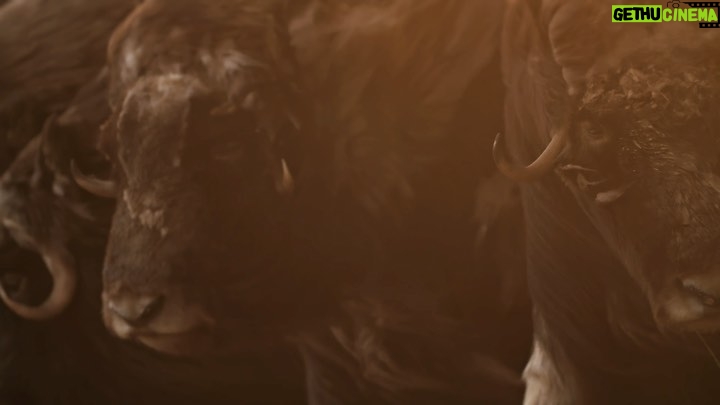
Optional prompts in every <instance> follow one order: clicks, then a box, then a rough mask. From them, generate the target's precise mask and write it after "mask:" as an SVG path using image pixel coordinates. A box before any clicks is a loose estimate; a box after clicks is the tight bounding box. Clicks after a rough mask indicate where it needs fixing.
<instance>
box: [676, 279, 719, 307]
mask: <svg viewBox="0 0 720 405" xmlns="http://www.w3.org/2000/svg"><path fill="white" fill-rule="evenodd" d="M683 287H684V288H685V290H686V291H688V292H689V293H691V294H693V295H695V296H696V297H697V298H698V299H699V300H700V302H701V303H702V304H703V305H704V306H706V307H710V308H714V307H720V298H719V297H716V296H714V295H711V294H708V293H706V292H705V291H702V290H700V289H699V288H697V287H695V286H694V285H683Z"/></svg>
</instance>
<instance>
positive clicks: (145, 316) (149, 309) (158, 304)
mask: <svg viewBox="0 0 720 405" xmlns="http://www.w3.org/2000/svg"><path fill="white" fill-rule="evenodd" d="M164 302H165V298H164V297H160V296H158V297H154V298H152V299H150V301H149V302H148V303H147V304H146V305H145V308H143V310H142V312H141V313H140V318H139V319H138V321H139V322H144V321H149V320H151V319H152V318H155V316H156V315H157V314H159V313H160V310H161V309H162V306H163V303H164Z"/></svg>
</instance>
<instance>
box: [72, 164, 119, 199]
mask: <svg viewBox="0 0 720 405" xmlns="http://www.w3.org/2000/svg"><path fill="white" fill-rule="evenodd" d="M70 172H71V173H72V177H73V179H74V180H75V183H77V185H78V186H80V188H82V189H83V190H85V191H87V192H88V193H90V194H94V195H96V196H98V197H104V198H116V197H117V184H116V183H115V182H114V181H112V180H101V179H98V178H97V177H92V176H88V175H86V174H84V173H83V172H81V171H80V170H79V169H78V168H77V166H76V165H75V161H72V162H70Z"/></svg>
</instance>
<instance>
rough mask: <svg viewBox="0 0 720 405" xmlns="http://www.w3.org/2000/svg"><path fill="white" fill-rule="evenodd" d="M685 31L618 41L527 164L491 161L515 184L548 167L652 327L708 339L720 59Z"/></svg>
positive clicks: (713, 320)
mask: <svg viewBox="0 0 720 405" xmlns="http://www.w3.org/2000/svg"><path fill="white" fill-rule="evenodd" d="M686 28H687V27H686ZM692 29H693V30H692V31H691V30H690V29H687V30H677V31H672V34H671V35H668V34H669V33H670V32H669V31H666V32H663V31H659V32H653V31H651V30H649V31H645V32H642V33H638V32H635V33H634V34H633V35H626V36H625V37H624V38H623V39H624V40H620V41H618V42H617V47H618V48H624V49H621V50H619V51H618V50H614V52H610V53H609V54H608V55H606V57H605V58H604V59H603V60H602V64H601V63H600V62H598V63H596V64H594V65H593V67H592V68H590V69H589V70H588V71H587V74H586V75H585V78H584V81H583V85H582V87H581V88H578V89H576V90H578V91H576V92H575V94H572V95H571V96H568V97H567V98H565V99H564V102H565V108H566V111H567V112H564V113H561V114H558V116H560V115H562V117H560V118H557V120H556V123H555V125H554V127H555V132H554V137H553V139H552V141H551V142H550V145H549V146H548V148H547V149H546V151H545V152H544V153H543V154H542V155H541V157H540V158H539V159H538V160H537V161H536V162H535V163H534V164H533V165H531V166H530V167H526V168H522V169H518V168H514V167H511V166H509V165H507V163H506V162H505V161H504V158H502V157H501V156H500V155H499V154H498V156H497V157H498V160H499V163H500V167H501V168H502V169H503V170H504V171H505V172H506V173H507V174H508V175H509V176H511V177H513V178H515V179H518V180H528V179H537V178H539V177H540V176H541V175H543V174H546V173H548V171H550V170H552V169H553V168H555V171H556V173H557V174H558V175H559V176H560V178H561V179H562V180H563V182H564V183H565V185H566V186H567V187H568V188H569V189H570V190H571V191H572V193H573V195H574V196H575V198H576V200H577V202H578V203H579V205H580V207H581V208H582V210H583V211H584V212H585V213H586V214H587V216H588V218H589V219H590V220H591V221H592V223H593V224H594V226H595V228H596V229H597V230H598V231H599V233H600V234H601V235H602V237H603V238H604V240H605V241H606V243H607V245H608V247H609V248H610V249H611V250H612V251H614V252H615V255H616V257H617V258H618V259H619V260H620V261H621V262H622V263H623V264H624V266H625V268H626V269H627V270H628V272H629V274H630V275H631V276H632V277H633V278H634V279H635V280H636V281H637V283H638V285H639V286H640V287H641V289H642V291H643V292H644V293H645V295H646V298H647V300H648V303H649V307H650V309H651V311H652V314H653V316H654V318H655V321H656V323H657V324H658V326H659V327H660V328H661V329H666V330H667V329H669V330H675V331H698V332H707V331H716V330H717V329H718V328H719V327H720V321H719V320H720V256H718V251H717V241H718V237H720V233H719V232H718V226H719V225H720V170H719V168H720V166H719V164H720V160H719V158H720V141H719V140H718V137H717V131H718V128H719V127H718V124H719V123H720V122H718V120H717V118H716V117H717V112H718V107H717V106H718V101H719V100H718V90H720V74H718V68H719V67H720V59H718V58H717V56H716V52H717V49H718V48H717V46H716V45H715V43H716V42H715V41H713V39H714V38H715V37H716V35H712V34H707V33H702V32H697V31H694V30H696V28H695V27H692ZM596 56H597V55H596ZM598 60H600V59H598ZM553 107H554V108H555V111H560V110H562V109H561V108H557V105H555V106H551V107H549V109H550V110H552V109H553ZM496 146H498V147H499V146H501V143H500V142H498V143H497V144H496ZM498 150H499V148H498Z"/></svg>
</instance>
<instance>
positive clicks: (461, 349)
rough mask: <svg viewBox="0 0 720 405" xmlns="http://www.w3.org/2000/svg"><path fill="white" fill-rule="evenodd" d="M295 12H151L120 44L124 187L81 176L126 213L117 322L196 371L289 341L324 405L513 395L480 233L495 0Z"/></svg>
mask: <svg viewBox="0 0 720 405" xmlns="http://www.w3.org/2000/svg"><path fill="white" fill-rule="evenodd" d="M285 3H286V2H283V1H269V2H268V1H264V2H261V1H250V0H244V1H237V0H236V1H220V2H215V3H212V4H199V3H198V2H195V1H189V0H182V1H169V0H167V1H161V0H152V1H146V2H145V3H143V4H142V5H141V6H139V7H138V8H137V9H136V10H135V11H134V12H133V14H132V15H131V16H130V17H129V18H128V19H127V20H126V21H125V22H124V23H123V24H122V25H121V26H120V27H119V28H118V30H117V31H116V32H115V33H114V34H113V37H112V39H111V41H110V45H109V63H110V69H111V88H110V91H109V95H110V102H111V106H112V110H113V112H112V115H111V118H110V119H109V120H108V122H107V123H106V125H105V127H104V133H103V135H102V136H101V139H100V146H99V148H100V149H101V150H103V151H104V152H105V153H106V154H107V155H108V156H109V157H110V158H111V161H112V163H113V164H114V168H115V169H114V174H113V176H112V177H111V178H109V179H106V180H100V179H98V178H95V179H93V178H91V177H90V175H91V173H85V174H79V175H78V176H76V177H77V178H78V181H79V182H80V183H81V184H84V185H85V187H86V189H88V190H93V191H94V192H95V193H97V194H100V195H104V196H116V198H117V201H118V203H117V208H116V211H115V214H114V218H113V221H112V226H111V231H110V236H109V241H108V246H107V252H106V258H105V265H104V273H103V274H104V292H103V313H104V317H105V322H106V325H107V326H108V328H109V330H110V331H111V332H113V333H114V334H115V335H117V336H118V337H121V338H124V339H128V340H133V341H136V342H138V343H141V344H143V345H145V346H148V347H150V348H153V349H155V350H158V351H160V352H164V353H168V354H174V355H179V356H189V357H198V356H200V357H203V356H204V357H207V356H218V355H221V354H227V353H233V354H238V353H242V352H244V351H253V350H258V348H263V347H268V346H271V345H284V344H286V343H285V338H286V337H287V336H290V341H291V342H293V343H294V344H296V345H297V346H298V347H300V348H301V351H302V353H303V355H304V356H305V362H306V366H307V368H308V376H309V384H310V394H309V396H310V400H311V401H313V402H331V401H340V402H342V403H347V402H352V401H356V402H360V403H363V402H365V403H367V402H371V403H377V402H379V401H381V402H388V403H407V402H408V401H413V402H414V403H419V401H426V402H431V403H447V402H452V403H458V402H477V401H478V400H483V399H485V400H488V401H493V402H506V401H512V400H513V399H514V400H518V398H519V395H520V394H521V391H522V387H521V384H519V381H517V378H516V377H517V375H516V373H514V372H513V368H512V367H511V366H508V365H507V364H506V362H507V361H508V359H507V357H512V354H513V352H515V353H518V352H520V353H521V352H522V351H523V350H524V349H525V345H526V344H528V342H526V341H525V339H524V336H518V337H517V339H515V338H513V339H508V338H507V336H506V335H505V331H507V330H509V329H497V330H496V326H497V325H501V324H502V322H503V321H504V318H505V316H507V313H508V312H506V311H512V310H514V309H515V308H514V306H515V305H516V303H515V302H510V303H509V304H508V305H507V307H504V306H503V305H500V304H499V303H500V302H501V299H500V297H499V296H498V295H499V294H498V291H499V289H498V288H497V285H498V284H499V280H498V279H501V278H502V276H499V275H498V273H499V272H495V271H494V270H495V269H500V268H502V266H503V265H502V262H501V263H495V262H494V261H493V259H494V257H492V255H491V254H487V255H484V256H483V255H478V254H477V251H476V241H477V239H478V238H477V237H478V230H477V228H478V223H477V222H476V221H474V220H473V215H474V213H475V212H474V211H475V208H476V207H475V194H476V187H477V185H478V184H479V182H480V180H481V179H483V180H484V179H485V178H490V177H491V175H492V167H491V165H488V164H487V159H485V160H480V159H479V156H481V154H480V153H478V150H480V149H481V145H483V142H482V139H481V138H487V135H488V134H492V133H494V131H496V130H497V129H498V127H499V125H500V120H499V116H500V114H499V110H498V109H499V106H500V103H499V99H501V97H502V96H501V95H502V91H501V89H500V88H499V82H498V81H497V80H488V78H489V77H495V78H497V76H498V70H497V65H496V64H493V63H492V62H493V61H495V62H497V60H496V59H495V57H496V51H497V47H496V44H497V38H498V37H497V33H498V25H497V24H498V21H499V20H498V18H497V17H498V15H499V14H500V12H501V10H502V3H501V2H488V3H482V4H480V3H479V2H467V1H460V0H458V1H450V2H448V1H437V0H433V1H431V0H425V1H409V0H396V1H391V2H365V3H361V4H355V3H351V2H344V1H330V2H321V1H306V2H288V4H285ZM290 3H292V4H290ZM478 19H480V20H481V21H482V23H479V22H478ZM483 135H484V136H483ZM488 144H489V142H488ZM488 153H489V149H488ZM509 200H511V198H510V199H509ZM480 211H481V212H482V213H483V214H482V217H483V219H484V221H483V225H485V226H486V228H487V229H488V231H487V232H489V233H491V234H492V232H495V225H496V224H497V223H496V218H497V217H498V216H497V215H496V214H497V210H495V209H487V210H480ZM499 211H502V210H499ZM515 225H517V224H515ZM480 239H482V238H480ZM481 245H482V246H486V245H485V244H481ZM477 256H483V257H477ZM479 262H480V263H483V264H485V266H481V265H479V264H478V263H479ZM515 264H516V266H509V267H513V268H508V269H507V270H508V272H513V271H518V270H519V269H518V268H515V267H521V266H522V265H521V264H520V263H515ZM478 267H484V268H482V269H478ZM500 307H502V308H500ZM519 312H521V311H519ZM521 323H522V322H521ZM502 352H510V353H511V354H510V355H508V356H501V355H500V353H502ZM515 356H518V355H517V354H515ZM519 357H522V355H520V356H519ZM328 370H330V371H328Z"/></svg>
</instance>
